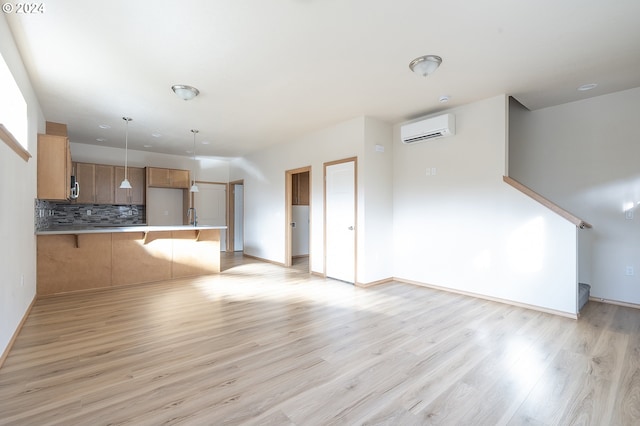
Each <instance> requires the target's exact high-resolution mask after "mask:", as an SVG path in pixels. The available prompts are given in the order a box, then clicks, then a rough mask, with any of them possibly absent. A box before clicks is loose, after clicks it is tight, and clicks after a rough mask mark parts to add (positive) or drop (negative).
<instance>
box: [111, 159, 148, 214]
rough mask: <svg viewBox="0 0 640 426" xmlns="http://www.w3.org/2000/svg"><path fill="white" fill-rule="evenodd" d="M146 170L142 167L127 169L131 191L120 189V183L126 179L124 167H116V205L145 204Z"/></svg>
mask: <svg viewBox="0 0 640 426" xmlns="http://www.w3.org/2000/svg"><path fill="white" fill-rule="evenodd" d="M144 176H145V169H143V168H141V167H127V179H129V183H130V184H131V189H120V183H121V182H122V179H124V167H120V166H116V167H115V186H116V191H115V192H116V197H115V203H116V204H138V205H140V204H144V194H145V189H146V188H145V184H144V181H145V177H144Z"/></svg>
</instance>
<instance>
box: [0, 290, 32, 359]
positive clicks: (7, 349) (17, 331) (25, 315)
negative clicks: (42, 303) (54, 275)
mask: <svg viewBox="0 0 640 426" xmlns="http://www.w3.org/2000/svg"><path fill="white" fill-rule="evenodd" d="M36 298H37V295H35V296H33V300H31V303H30V304H29V307H28V308H27V310H26V312H25V313H24V315H23V316H22V319H21V320H20V324H18V327H17V328H16V331H15V332H14V333H13V336H11V339H10V340H9V344H8V345H7V347H6V349H5V350H4V352H2V356H0V368H2V366H3V365H4V362H5V360H6V359H7V357H8V356H9V352H11V348H13V344H14V343H15V342H16V339H17V338H18V334H20V331H21V330H22V326H23V325H24V323H25V321H26V320H27V318H28V317H29V314H30V313H31V308H33V305H34V304H35V303H36Z"/></svg>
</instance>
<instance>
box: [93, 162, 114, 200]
mask: <svg viewBox="0 0 640 426" xmlns="http://www.w3.org/2000/svg"><path fill="white" fill-rule="evenodd" d="M95 166H96V168H95V176H96V179H95V181H96V191H95V192H96V197H95V198H96V203H98V204H113V203H114V199H115V192H114V180H113V179H114V178H113V175H114V167H113V166H106V165H104V164H96V165H95Z"/></svg>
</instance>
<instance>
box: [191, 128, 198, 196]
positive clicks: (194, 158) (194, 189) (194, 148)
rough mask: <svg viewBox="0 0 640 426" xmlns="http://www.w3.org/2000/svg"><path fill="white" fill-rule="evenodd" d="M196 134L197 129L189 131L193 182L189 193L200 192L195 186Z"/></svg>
mask: <svg viewBox="0 0 640 426" xmlns="http://www.w3.org/2000/svg"><path fill="white" fill-rule="evenodd" d="M198 132H199V130H197V129H191V133H193V181H192V184H191V188H190V189H189V192H200V190H199V189H198V185H196V168H197V166H198V164H197V163H196V134H197V133H198Z"/></svg>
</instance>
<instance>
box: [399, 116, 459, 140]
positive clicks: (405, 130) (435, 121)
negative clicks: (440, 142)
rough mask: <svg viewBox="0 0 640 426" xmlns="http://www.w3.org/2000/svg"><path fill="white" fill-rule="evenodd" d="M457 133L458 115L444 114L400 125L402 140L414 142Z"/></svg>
mask: <svg viewBox="0 0 640 426" xmlns="http://www.w3.org/2000/svg"><path fill="white" fill-rule="evenodd" d="M455 134H456V116H455V115H453V114H444V115H440V116H437V117H432V118H427V119H426V120H421V121H416V122H414V123H409V124H405V125H404V126H402V127H400V137H401V138H402V142H403V143H406V144H412V143H417V142H423V141H426V140H429V139H436V138H442V137H446V136H451V135H455Z"/></svg>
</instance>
